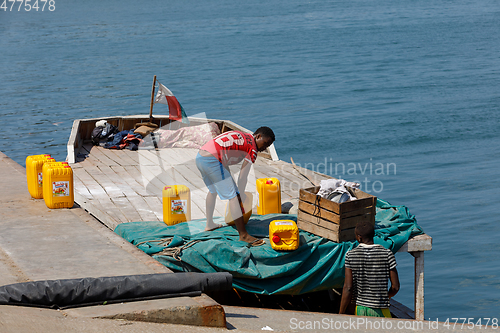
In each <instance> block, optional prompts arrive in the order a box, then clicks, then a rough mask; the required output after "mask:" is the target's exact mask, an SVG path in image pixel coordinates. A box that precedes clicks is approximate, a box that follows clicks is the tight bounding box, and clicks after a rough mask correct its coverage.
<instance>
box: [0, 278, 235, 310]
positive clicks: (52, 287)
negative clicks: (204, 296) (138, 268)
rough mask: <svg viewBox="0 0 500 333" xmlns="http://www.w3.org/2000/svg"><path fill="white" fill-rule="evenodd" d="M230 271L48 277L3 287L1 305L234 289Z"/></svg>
mask: <svg viewBox="0 0 500 333" xmlns="http://www.w3.org/2000/svg"><path fill="white" fill-rule="evenodd" d="M232 281H233V277H232V275H231V274H229V273H166V274H145V275H126V276H112V277H99V278H82V279H66V280H46V281H33V282H23V283H16V284H10V285H6V286H2V287H0V305H24V306H37V307H50V308H68V307H77V306H83V305H94V304H103V303H104V302H106V303H116V302H125V301H132V300H134V301H137V300H143V299H156V298H167V297H176V296H185V295H187V296H195V295H200V294H201V293H202V292H209V291H217V290H230V289H231V288H232Z"/></svg>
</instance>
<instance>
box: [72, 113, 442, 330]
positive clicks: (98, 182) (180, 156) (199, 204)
mask: <svg viewBox="0 0 500 333" xmlns="http://www.w3.org/2000/svg"><path fill="white" fill-rule="evenodd" d="M101 119H106V120H107V121H108V123H111V124H113V125H115V126H117V127H118V128H119V129H120V130H127V129H131V128H134V125H135V124H136V123H139V122H147V121H149V118H148V117H146V116H128V117H108V118H99V119H80V120H75V121H74V124H73V129H72V132H71V136H70V139H69V142H68V158H67V161H68V162H69V163H70V165H71V166H72V168H73V172H74V189H75V191H74V192H75V193H74V194H75V201H76V203H78V204H79V205H80V206H81V207H82V208H84V209H85V210H87V211H88V212H89V213H90V214H92V215H94V216H95V217H96V218H98V219H99V220H100V221H101V222H102V223H103V224H105V225H106V226H107V227H109V228H110V229H111V230H114V229H115V227H116V226H117V225H118V224H120V223H124V222H135V221H163V205H162V189H163V187H164V186H167V185H186V186H188V187H189V188H190V191H191V218H192V219H193V220H194V219H201V218H205V213H204V212H205V198H206V194H207V191H208V189H207V188H206V186H205V184H204V183H203V180H202V178H201V174H200V173H199V171H198V169H197V167H196V164H195V157H196V154H197V153H198V149H195V148H160V149H154V148H153V149H151V147H149V148H148V149H141V148H139V150H137V151H130V150H127V149H124V150H113V149H105V148H102V147H99V146H93V145H92V144H91V143H90V135H91V133H92V130H93V128H94V126H95V122H96V121H98V120H101ZM154 122H155V123H156V124H157V125H158V126H160V127H161V126H167V125H168V124H170V122H169V119H168V116H155V118H154ZM190 122H191V124H190V125H191V126H193V125H199V124H203V123H206V122H215V123H216V124H217V125H218V127H219V129H220V132H221V133H222V132H225V131H229V130H240V131H243V132H249V133H251V132H250V131H249V130H247V129H245V128H243V127H241V126H239V125H237V124H234V123H232V122H230V121H223V120H216V119H208V120H207V119H200V118H190ZM176 124H177V125H176V126H184V125H183V124H179V123H176ZM239 168H240V166H239V165H236V166H232V167H231V173H232V174H233V177H235V179H236V178H237V174H238V172H239ZM304 175H305V176H307V178H308V179H310V180H311V181H312V182H313V183H316V184H319V182H320V181H321V180H323V179H328V178H332V177H330V176H327V175H323V174H320V173H317V172H313V171H311V170H308V169H305V168H300V167H294V166H293V165H292V164H290V163H287V162H284V161H281V160H279V158H278V155H277V153H276V151H275V149H274V146H273V145H272V146H270V147H269V148H268V149H267V150H266V151H264V152H262V153H259V157H258V158H257V161H256V163H255V164H254V165H253V167H252V169H251V171H250V174H249V176H248V185H247V188H246V191H249V192H253V193H255V191H256V188H255V186H256V182H255V180H256V179H258V178H264V177H276V178H278V179H279V181H280V184H281V199H282V203H285V202H291V203H292V204H294V205H295V206H296V205H297V203H298V196H299V189H301V188H305V187H310V186H311V181H310V180H308V179H306V177H304ZM255 200H256V198H254V206H255V202H256V201H255ZM225 206H226V202H223V201H221V200H219V199H218V200H217V204H216V207H215V212H214V215H215V216H224V213H225ZM431 249H432V238H431V237H429V236H428V235H420V236H417V237H414V238H412V239H410V240H409V241H408V242H407V243H406V244H405V245H404V246H403V247H402V248H401V249H400V250H399V251H400V252H409V253H410V254H412V255H413V256H414V257H415V319H417V320H423V318H424V310H423V309H424V303H423V297H424V290H423V286H424V251H429V250H431ZM404 312H408V311H407V310H404V309H403V310H401V315H404Z"/></svg>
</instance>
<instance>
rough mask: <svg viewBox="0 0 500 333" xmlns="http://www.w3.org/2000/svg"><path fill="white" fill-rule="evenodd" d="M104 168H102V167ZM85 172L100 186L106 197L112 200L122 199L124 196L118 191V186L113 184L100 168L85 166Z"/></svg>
mask: <svg viewBox="0 0 500 333" xmlns="http://www.w3.org/2000/svg"><path fill="white" fill-rule="evenodd" d="M103 168H104V167H103ZM85 171H87V173H88V174H89V175H90V176H91V177H92V178H94V180H95V181H96V182H97V183H98V184H99V185H101V187H102V188H103V189H104V190H105V191H106V193H107V195H108V196H109V197H112V198H119V197H123V196H124V195H125V194H124V193H123V192H122V191H121V190H120V188H119V187H118V186H116V184H115V183H114V182H113V180H111V179H109V177H108V176H106V175H105V174H104V173H103V172H102V171H101V169H100V168H98V167H96V166H93V165H92V166H91V165H89V166H86V167H85Z"/></svg>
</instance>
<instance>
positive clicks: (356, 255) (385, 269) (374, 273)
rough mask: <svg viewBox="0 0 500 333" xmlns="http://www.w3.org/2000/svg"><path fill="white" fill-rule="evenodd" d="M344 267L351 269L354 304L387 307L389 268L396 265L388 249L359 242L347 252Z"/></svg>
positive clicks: (378, 307)
mask: <svg viewBox="0 0 500 333" xmlns="http://www.w3.org/2000/svg"><path fill="white" fill-rule="evenodd" d="M345 267H347V268H350V269H351V270H352V280H353V296H354V300H355V302H356V305H362V306H367V307H370V308H377V309H383V308H388V307H389V305H390V303H389V297H388V296H387V292H388V280H389V270H391V269H393V268H395V267H396V258H394V254H393V253H392V252H391V251H390V250H387V249H386V248H384V247H383V246H382V245H378V244H372V245H367V244H363V243H360V244H359V246H358V247H356V248H355V249H352V250H351V251H349V252H347V254H346V256H345Z"/></svg>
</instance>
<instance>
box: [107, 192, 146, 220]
mask: <svg viewBox="0 0 500 333" xmlns="http://www.w3.org/2000/svg"><path fill="white" fill-rule="evenodd" d="M110 199H111V202H113V204H114V205H115V206H116V208H118V209H119V210H120V211H121V212H122V214H123V216H124V217H125V221H120V222H138V221H142V218H141V216H140V215H139V213H138V212H137V210H136V209H135V207H134V206H133V205H132V204H131V203H130V201H129V200H128V199H127V198H126V197H121V198H110Z"/></svg>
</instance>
